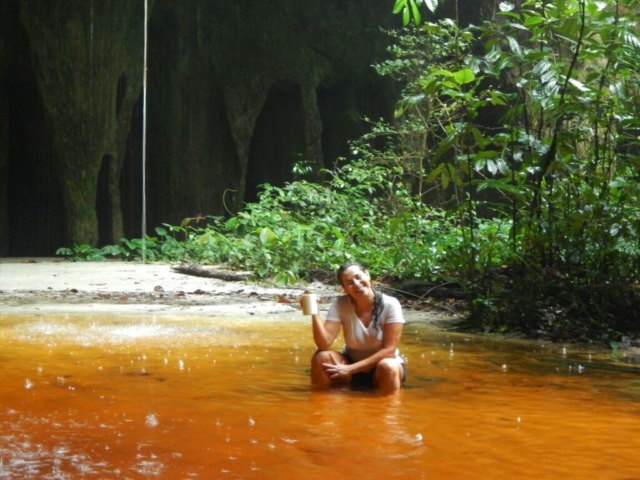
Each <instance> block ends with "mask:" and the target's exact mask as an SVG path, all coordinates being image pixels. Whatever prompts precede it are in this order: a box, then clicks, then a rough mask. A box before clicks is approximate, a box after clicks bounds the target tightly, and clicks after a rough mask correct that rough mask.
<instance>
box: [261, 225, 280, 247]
mask: <svg viewBox="0 0 640 480" xmlns="http://www.w3.org/2000/svg"><path fill="white" fill-rule="evenodd" d="M277 239H278V237H277V236H276V234H275V233H273V231H272V230H271V229H270V228H269V227H265V228H263V229H262V230H260V241H261V242H262V244H263V245H269V244H271V243H273V242H275V241H276V240H277Z"/></svg>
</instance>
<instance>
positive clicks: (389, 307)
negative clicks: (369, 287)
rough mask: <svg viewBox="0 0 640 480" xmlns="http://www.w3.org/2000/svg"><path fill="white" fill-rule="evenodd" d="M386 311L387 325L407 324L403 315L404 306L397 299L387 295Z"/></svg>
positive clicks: (385, 300)
mask: <svg viewBox="0 0 640 480" xmlns="http://www.w3.org/2000/svg"><path fill="white" fill-rule="evenodd" d="M384 309H385V310H386V312H383V315H384V313H386V315H385V324H386V323H405V321H404V316H403V315H402V306H401V305H400V302H399V301H398V299H397V298H395V297H390V296H387V295H385V297H384Z"/></svg>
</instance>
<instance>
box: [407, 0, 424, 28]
mask: <svg viewBox="0 0 640 480" xmlns="http://www.w3.org/2000/svg"><path fill="white" fill-rule="evenodd" d="M409 4H410V5H411V13H412V14H413V23H415V24H416V25H420V24H421V23H422V17H421V16H420V9H419V8H418V5H416V0H409Z"/></svg>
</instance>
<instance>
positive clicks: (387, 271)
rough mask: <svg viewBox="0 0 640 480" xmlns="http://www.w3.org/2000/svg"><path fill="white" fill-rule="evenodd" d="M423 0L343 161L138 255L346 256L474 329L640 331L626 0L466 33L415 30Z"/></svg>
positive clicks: (397, 35) (267, 263)
mask: <svg viewBox="0 0 640 480" xmlns="http://www.w3.org/2000/svg"><path fill="white" fill-rule="evenodd" d="M422 3H425V4H426V6H427V7H428V8H429V9H431V10H434V9H435V7H436V6H437V2H436V1H435V0H431V1H428V2H420V1H418V0H397V1H396V4H395V8H394V12H395V13H399V14H402V15H403V18H404V23H405V25H406V28H404V29H402V30H400V31H392V32H389V34H390V35H391V36H392V38H393V40H394V44H393V46H392V47H391V48H390V54H391V57H392V58H390V59H389V60H387V61H386V62H383V63H381V64H379V65H376V69H377V70H378V72H379V73H380V74H381V75H385V76H389V77H391V78H394V79H396V80H398V81H400V82H402V84H403V86H404V88H403V91H402V96H401V98H400V100H399V102H398V104H397V108H396V111H395V118H394V119H393V121H391V122H385V121H382V120H380V121H375V122H371V130H370V132H369V133H367V134H366V135H364V136H362V137H361V138H359V139H356V140H354V141H353V142H352V143H351V145H350V146H351V150H352V154H353V157H354V159H355V160H352V161H350V162H348V163H347V162H346V161H340V162H338V164H337V166H336V167H335V168H334V169H332V170H325V171H322V172H313V171H312V169H311V164H309V163H304V162H300V163H298V164H296V165H295V166H294V176H295V178H296V179H297V180H296V181H294V182H292V183H289V184H287V185H285V186H282V187H277V186H273V185H263V186H262V191H261V193H260V195H259V200H258V202H256V203H253V204H249V205H247V206H246V208H245V209H244V210H243V211H241V212H240V213H238V214H236V215H235V216H232V217H231V218H222V217H202V216H200V215H198V216H197V217H191V218H187V219H185V221H184V222H182V224H181V225H180V226H171V225H164V226H163V227H162V228H158V229H156V234H157V237H153V238H152V237H147V239H146V240H145V242H146V244H145V247H146V252H147V255H148V256H149V258H151V259H156V260H164V261H178V260H183V259H189V260H194V261H198V262H201V263H226V264H227V265H229V266H231V267H233V268H242V269H249V270H252V271H253V272H255V273H256V275H257V276H258V277H259V278H264V279H267V278H271V279H274V280H275V281H276V282H278V283H282V284H290V283H295V282H297V281H298V280H299V279H301V278H305V277H307V276H309V275H310V273H311V272H313V271H314V270H317V269H320V270H325V271H335V268H336V267H337V266H338V265H340V264H342V263H343V262H344V261H346V260H349V259H357V260H358V261H360V262H362V263H364V264H366V265H367V266H368V267H370V270H371V271H372V273H373V275H374V276H386V277H392V278H401V279H412V278H419V279H423V280H426V281H430V282H455V283H457V284H458V285H460V286H461V287H462V288H463V289H464V291H465V292H466V294H467V298H468V301H469V306H470V309H471V311H470V317H469V323H470V324H471V326H472V327H473V328H475V329H484V330H488V331H505V330H522V331H527V332H540V331H543V332H545V333H550V334H552V335H554V336H555V337H556V338H567V337H571V338H576V337H578V338H585V339H587V338H589V339H600V340H603V341H605V342H606V343H607V344H609V343H610V342H615V341H616V340H618V339H619V338H618V337H620V336H621V335H622V333H623V332H635V331H637V325H636V321H635V319H636V318H637V317H638V315H640V284H639V283H638V280H637V279H638V274H639V273H640V254H639V249H638V246H639V244H640V212H639V210H638V205H640V187H639V186H638V185H639V184H638V180H640V144H639V142H638V138H639V135H638V133H639V132H640V115H639V112H638V102H637V98H638V94H639V92H640V63H638V62H637V60H636V59H637V58H638V54H639V53H640V35H639V34H638V31H637V26H636V18H637V16H638V9H639V4H638V1H637V0H620V1H619V2H616V3H615V4H613V5H607V4H606V3H605V2H596V1H587V0H565V1H563V2H553V3H549V2H542V1H537V0H531V1H524V2H521V3H520V6H519V7H518V8H516V7H515V5H512V4H510V3H508V2H501V3H500V4H499V11H498V12H497V14H496V17H495V18H493V19H491V20H490V21H487V22H485V23H483V24H482V25H480V26H470V27H468V28H460V27H459V26H458V25H457V24H456V23H455V22H454V21H452V20H443V21H439V22H422V17H421V16H420V14H419V7H420V5H421V4H422ZM411 19H413V24H411V23H410V20H411ZM311 175H313V178H318V176H319V175H323V176H324V179H325V180H324V181H323V182H322V183H312V182H310V181H308V180H306V178H311ZM141 247H142V243H141V241H140V240H130V241H129V240H126V239H122V241H121V244H120V245H119V246H116V247H113V250H111V251H110V252H109V253H108V254H109V255H118V256H119V257H121V258H127V259H130V258H136V257H137V256H139V255H140V253H141ZM60 252H61V254H64V255H75V256H76V258H87V257H92V256H94V255H98V254H99V253H100V251H93V250H92V249H90V248H88V249H85V248H84V246H83V247H77V246H76V247H74V250H73V251H69V250H66V249H65V250H61V251H60Z"/></svg>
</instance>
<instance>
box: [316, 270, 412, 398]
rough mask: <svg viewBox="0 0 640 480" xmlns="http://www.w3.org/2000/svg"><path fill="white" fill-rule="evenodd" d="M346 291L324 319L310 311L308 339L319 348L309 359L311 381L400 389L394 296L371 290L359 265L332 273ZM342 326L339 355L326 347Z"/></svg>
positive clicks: (401, 320) (401, 321)
mask: <svg viewBox="0 0 640 480" xmlns="http://www.w3.org/2000/svg"><path fill="white" fill-rule="evenodd" d="M337 277H338V281H339V282H340V283H341V285H342V288H343V289H344V291H345V293H346V295H343V296H341V297H339V298H338V299H336V301H334V302H333V303H332V304H331V307H329V312H328V313H327V320H326V321H325V322H322V317H321V316H320V315H312V316H311V318H312V322H313V340H314V341H315V344H316V346H317V347H318V351H317V352H316V353H315V355H314V356H313V359H312V360H311V383H312V384H313V385H314V386H316V387H330V386H337V385H348V384H351V385H352V386H353V387H356V388H358V387H366V386H371V387H375V388H379V389H380V390H381V391H382V392H384V393H386V394H388V393H393V392H396V391H398V390H399V389H400V386H401V385H402V382H403V381H404V378H405V374H406V370H405V365H404V361H403V360H402V358H401V357H400V355H399V352H398V344H399V343H400V337H401V335H402V326H403V324H404V317H403V316H402V308H401V307H400V302H398V300H397V299H395V298H393V297H390V296H388V295H384V294H381V293H379V292H376V291H374V290H373V289H372V288H371V277H370V276H369V274H368V273H367V271H366V270H365V269H364V268H363V267H362V265H360V264H359V263H348V264H345V265H343V266H341V267H340V268H339V269H338V272H337ZM341 326H342V330H343V335H344V341H345V347H344V349H343V351H342V353H338V352H336V351H333V350H329V347H331V345H332V344H333V342H334V340H335V339H336V337H337V336H338V333H340V327H341Z"/></svg>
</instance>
